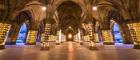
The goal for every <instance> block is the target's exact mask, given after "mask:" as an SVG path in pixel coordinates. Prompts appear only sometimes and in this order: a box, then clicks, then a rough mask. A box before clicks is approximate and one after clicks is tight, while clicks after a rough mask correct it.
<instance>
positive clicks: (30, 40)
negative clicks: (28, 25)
mask: <svg viewBox="0 0 140 60" xmlns="http://www.w3.org/2000/svg"><path fill="white" fill-rule="evenodd" d="M37 33H38V31H37V30H29V31H28V35H27V39H26V44H29V45H34V44H36V39H37Z"/></svg>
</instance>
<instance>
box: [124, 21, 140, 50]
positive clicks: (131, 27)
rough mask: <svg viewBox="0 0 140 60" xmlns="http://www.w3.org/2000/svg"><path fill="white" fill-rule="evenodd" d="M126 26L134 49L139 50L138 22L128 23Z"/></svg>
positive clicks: (139, 30) (139, 26)
mask: <svg viewBox="0 0 140 60" xmlns="http://www.w3.org/2000/svg"><path fill="white" fill-rule="evenodd" d="M127 25H128V27H129V30H130V34H131V37H132V39H133V41H134V48H135V49H140V22H134V23H128V24H127Z"/></svg>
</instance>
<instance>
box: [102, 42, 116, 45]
mask: <svg viewBox="0 0 140 60" xmlns="http://www.w3.org/2000/svg"><path fill="white" fill-rule="evenodd" d="M103 44H105V45H114V44H115V43H114V42H104V43H103Z"/></svg>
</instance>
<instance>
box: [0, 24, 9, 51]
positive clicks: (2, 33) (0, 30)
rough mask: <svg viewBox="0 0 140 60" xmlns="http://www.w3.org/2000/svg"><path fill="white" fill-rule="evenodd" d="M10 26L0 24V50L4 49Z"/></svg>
mask: <svg viewBox="0 0 140 60" xmlns="http://www.w3.org/2000/svg"><path fill="white" fill-rule="evenodd" d="M10 26H11V25H10V24H7V23H0V49H1V48H4V45H5V41H6V40H7V36H8V33H9V29H10Z"/></svg>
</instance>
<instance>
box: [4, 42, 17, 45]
mask: <svg viewBox="0 0 140 60" xmlns="http://www.w3.org/2000/svg"><path fill="white" fill-rule="evenodd" d="M5 45H16V42H5Z"/></svg>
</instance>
